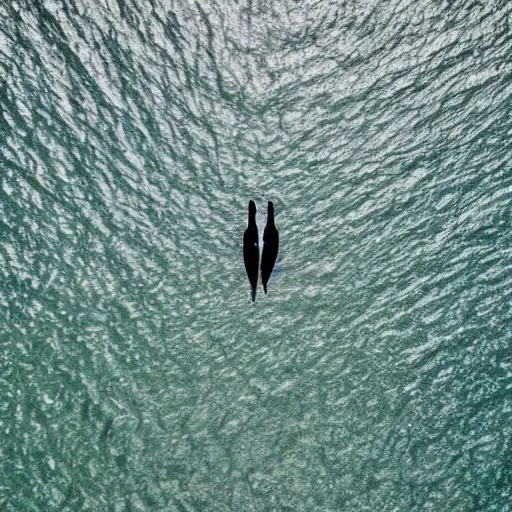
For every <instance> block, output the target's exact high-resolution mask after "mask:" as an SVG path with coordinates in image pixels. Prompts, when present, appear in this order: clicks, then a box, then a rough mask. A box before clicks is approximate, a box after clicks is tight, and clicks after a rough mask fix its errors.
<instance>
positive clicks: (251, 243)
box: [244, 201, 260, 302]
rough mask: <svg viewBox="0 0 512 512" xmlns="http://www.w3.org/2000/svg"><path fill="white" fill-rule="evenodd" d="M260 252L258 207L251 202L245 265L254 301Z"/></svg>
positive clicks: (246, 236)
mask: <svg viewBox="0 0 512 512" xmlns="http://www.w3.org/2000/svg"><path fill="white" fill-rule="evenodd" d="M259 259H260V250H259V248H258V226H257V225H256V205H255V204H254V201H249V222H248V225H247V229H246V230H245V233H244V263H245V270H246V271H247V277H248V278H249V282H250V283H251V291H252V301H253V302H254V301H255V299H256V286H257V285H258V266H259Z"/></svg>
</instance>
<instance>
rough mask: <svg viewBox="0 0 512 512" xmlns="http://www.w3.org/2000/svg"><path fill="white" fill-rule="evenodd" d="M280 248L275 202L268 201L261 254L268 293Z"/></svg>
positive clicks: (264, 283)
mask: <svg viewBox="0 0 512 512" xmlns="http://www.w3.org/2000/svg"><path fill="white" fill-rule="evenodd" d="M278 250H279V233H278V232H277V229H276V226H275V224H274V203H272V201H269V202H268V211H267V225H266V226H265V231H263V254H262V256H261V280H262V282H263V290H265V293H267V283H268V280H269V279H270V274H272V270H273V268H274V263H275V262H276V259H277V252H278Z"/></svg>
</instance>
